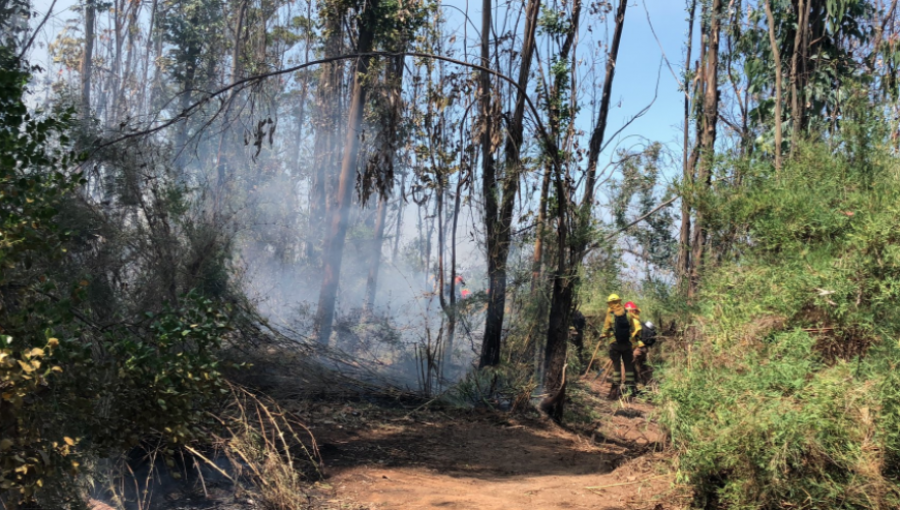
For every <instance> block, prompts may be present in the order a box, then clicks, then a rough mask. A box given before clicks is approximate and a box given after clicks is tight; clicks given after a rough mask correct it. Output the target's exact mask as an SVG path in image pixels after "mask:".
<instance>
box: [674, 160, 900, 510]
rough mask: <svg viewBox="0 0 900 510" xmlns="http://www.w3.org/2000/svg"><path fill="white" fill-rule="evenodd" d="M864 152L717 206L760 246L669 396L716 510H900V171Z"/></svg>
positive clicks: (732, 279) (687, 469) (711, 299)
mask: <svg viewBox="0 0 900 510" xmlns="http://www.w3.org/2000/svg"><path fill="white" fill-rule="evenodd" d="M849 152H850V151H846V152H841V151H837V152H832V151H829V150H827V149H826V148H824V147H814V148H811V149H807V150H806V151H805V152H804V153H802V154H800V155H799V157H798V158H796V160H795V161H794V162H793V163H791V164H789V165H787V166H786V168H785V169H784V172H783V175H782V177H780V178H775V177H773V176H772V175H770V174H769V173H768V172H765V171H762V172H760V173H759V174H758V175H751V176H748V179H747V182H746V185H745V187H743V188H738V189H733V190H731V191H728V192H725V193H722V194H720V195H718V196H715V197H713V199H712V203H713V206H712V207H715V208H716V210H717V211H718V214H717V218H718V220H719V222H720V223H719V224H718V228H723V229H724V228H727V227H728V226H729V225H740V226H744V227H745V228H746V234H747V235H746V236H745V238H744V239H745V241H744V242H743V243H742V244H740V245H738V246H735V247H734V248H735V249H734V251H735V253H736V254H737V256H736V257H735V261H734V262H731V263H725V264H723V265H721V266H719V267H717V268H715V269H713V270H711V271H710V272H709V273H708V274H707V275H706V276H705V280H704V287H703V289H702V292H701V294H700V296H698V299H697V306H698V308H699V309H698V311H697V314H696V316H695V317H694V320H693V326H692V327H691V328H690V329H689V331H688V335H687V340H688V349H686V351H685V352H684V353H682V355H681V356H679V357H677V358H675V359H670V363H669V366H668V367H667V370H666V372H665V377H664V381H665V382H664V383H663V385H662V386H661V396H662V398H663V399H664V401H665V408H664V410H663V419H664V422H665V424H666V425H667V426H668V428H669V430H670V432H671V437H672V441H673V443H674V445H675V446H676V447H677V449H678V450H679V452H680V472H679V475H680V477H681V480H682V481H684V482H687V483H689V484H690V485H692V486H693V487H694V489H695V492H696V494H697V496H698V501H697V503H698V504H700V505H706V506H708V507H709V506H715V505H724V506H727V507H729V508H760V509H762V508H785V507H790V508H897V506H898V505H900V489H898V481H900V478H898V475H900V472H898V469H897V467H898V458H900V457H898V455H900V442H898V437H900V413H898V401H900V386H898V384H897V383H898V375H897V365H898V363H900V346H898V344H897V340H896V339H897V337H898V333H900V321H898V316H897V314H898V309H897V306H896V303H897V302H898V298H900V244H898V243H900V224H898V223H897V217H898V215H900V162H898V161H897V160H896V159H895V158H893V157H888V156H880V155H877V153H872V154H869V155H868V156H867V157H866V158H859V157H854V156H852V155H847V154H848V153H849Z"/></svg>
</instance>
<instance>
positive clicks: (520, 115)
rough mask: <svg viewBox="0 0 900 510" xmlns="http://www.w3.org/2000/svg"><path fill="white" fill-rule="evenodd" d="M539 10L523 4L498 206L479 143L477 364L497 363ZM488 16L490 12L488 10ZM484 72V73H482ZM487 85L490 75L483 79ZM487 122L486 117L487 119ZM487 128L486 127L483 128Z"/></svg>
mask: <svg viewBox="0 0 900 510" xmlns="http://www.w3.org/2000/svg"><path fill="white" fill-rule="evenodd" d="M489 6H490V1H489V0H485V9H487V10H486V12H488V13H490V9H488V7H489ZM539 12H540V0H529V2H528V5H527V6H526V18H525V34H524V38H523V42H522V52H521V55H522V64H521V66H520V67H519V79H518V85H519V88H518V91H517V93H516V105H515V109H514V111H513V116H512V122H511V123H510V126H509V133H508V138H507V139H506V144H505V147H504V157H505V164H506V169H505V170H506V171H505V175H504V181H503V195H502V198H500V200H499V210H498V198H499V197H498V196H497V195H498V193H499V190H498V189H497V182H496V178H495V176H494V175H493V172H494V171H495V168H494V162H493V161H492V160H490V163H489V165H490V170H489V171H488V169H487V164H488V161H489V158H491V156H490V154H489V152H490V149H489V147H490V144H491V140H490V139H489V138H488V139H487V141H486V142H483V144H485V143H486V144H487V147H488V148H485V147H484V146H483V147H482V152H483V157H484V158H485V159H484V161H485V163H486V167H485V173H484V196H485V226H486V229H487V232H488V235H487V248H488V278H489V284H490V287H489V289H490V292H489V296H488V307H487V317H486V319H485V327H484V341H483V343H482V351H481V366H482V367H485V366H494V365H498V364H499V363H500V343H501V339H502V336H503V317H504V315H505V308H506V263H507V260H508V258H509V245H510V239H511V232H510V229H511V227H512V219H513V209H514V207H515V200H516V193H517V192H518V187H519V173H520V170H521V169H520V166H521V161H520V153H519V151H520V149H521V146H522V141H523V139H524V136H523V131H524V124H523V121H524V118H525V93H526V92H525V91H526V90H527V87H528V76H529V74H530V73H531V61H532V57H533V55H534V40H535V37H534V34H535V31H536V29H537V21H538V14H539ZM488 16H490V14H488ZM486 28H488V29H489V28H490V18H489V17H488V18H487V19H486V21H485V25H484V26H483V27H482V30H485V29H486ZM482 44H483V45H486V44H487V39H482ZM489 55H490V54H489V52H488V51H487V48H486V46H484V47H483V48H482V58H484V59H487V58H489ZM485 74H486V73H485ZM484 81H485V82H486V83H487V87H488V89H485V90H489V87H490V77H489V76H488V77H487V79H485V80H484ZM490 105H491V103H490V96H489V95H487V99H486V100H485V103H483V105H482V114H484V113H485V112H488V117H486V120H487V119H490V117H489V116H490V107H491V106H490ZM487 122H490V120H487ZM486 131H489V130H486Z"/></svg>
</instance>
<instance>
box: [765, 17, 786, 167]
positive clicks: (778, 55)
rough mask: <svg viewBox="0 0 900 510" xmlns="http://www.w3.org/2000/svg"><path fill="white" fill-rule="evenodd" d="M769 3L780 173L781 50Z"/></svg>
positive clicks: (776, 144) (777, 159)
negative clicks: (779, 49)
mask: <svg viewBox="0 0 900 510" xmlns="http://www.w3.org/2000/svg"><path fill="white" fill-rule="evenodd" d="M771 4H772V2H771V0H765V6H766V17H767V18H768V23H769V44H771V45H772V57H773V58H774V59H775V173H776V174H781V83H782V82H781V52H779V51H778V41H777V39H776V38H775V16H773V15H772V5H771Z"/></svg>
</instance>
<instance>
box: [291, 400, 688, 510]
mask: <svg viewBox="0 0 900 510" xmlns="http://www.w3.org/2000/svg"><path fill="white" fill-rule="evenodd" d="M602 391H605V388H603V387H602V386H600V385H599V384H596V383H594V384H593V385H591V384H588V383H587V382H583V383H581V384H579V385H577V386H576V387H575V388H574V389H573V390H572V391H571V393H572V399H573V402H575V403H574V404H572V405H571V407H573V408H575V409H579V410H581V411H583V412H584V413H585V414H584V415H582V416H575V417H574V418H573V420H572V427H571V428H569V429H564V428H561V427H558V426H556V425H554V424H552V423H551V422H549V421H547V420H545V419H542V418H539V417H521V416H516V417H513V416H510V415H508V414H503V413H496V412H492V411H467V412H452V413H449V412H438V411H428V412H423V413H414V414H412V415H409V416H406V415H404V414H398V413H392V412H391V411H387V410H384V409H379V408H372V407H364V406H360V407H353V406H341V407H339V408H338V407H330V406H322V407H318V408H312V409H309V410H308V411H307V413H306V414H307V416H308V419H310V420H311V421H312V422H313V423H314V427H315V428H314V432H315V433H316V435H317V436H318V438H319V441H320V442H321V445H322V448H321V450H322V455H323V457H324V459H325V463H326V468H325V475H326V480H325V482H324V483H320V484H319V488H320V491H319V496H320V497H319V501H320V505H321V507H322V508H334V509H337V508H349V509H368V510H379V509H431V508H435V509H441V508H457V509H484V510H494V509H563V508H565V509H578V508H591V509H607V510H613V509H648V510H650V509H653V510H663V509H669V508H677V506H676V505H675V504H673V503H672V499H673V498H672V497H669V496H668V494H667V493H668V492H669V487H670V484H671V480H672V475H671V473H670V471H671V470H670V469H669V465H668V463H667V461H666V459H667V456H666V455H665V454H663V453H659V452H658V450H659V442H660V441H661V435H660V432H659V430H658V428H657V426H656V424H655V423H653V422H652V420H650V419H649V418H648V417H649V414H650V412H651V411H652V407H651V406H649V405H648V404H642V403H633V404H623V403H620V402H607V401H604V400H601V399H599V398H597V395H598V394H600V392H602Z"/></svg>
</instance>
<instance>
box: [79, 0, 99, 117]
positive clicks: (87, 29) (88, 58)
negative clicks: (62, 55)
mask: <svg viewBox="0 0 900 510" xmlns="http://www.w3.org/2000/svg"><path fill="white" fill-rule="evenodd" d="M95 15H96V11H95V7H94V2H93V0H88V1H87V2H85V5H84V54H83V56H82V57H81V108H82V114H83V116H84V118H85V119H87V118H89V117H90V116H91V75H92V73H93V68H94V63H93V60H94V24H95V23H94V18H95Z"/></svg>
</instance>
